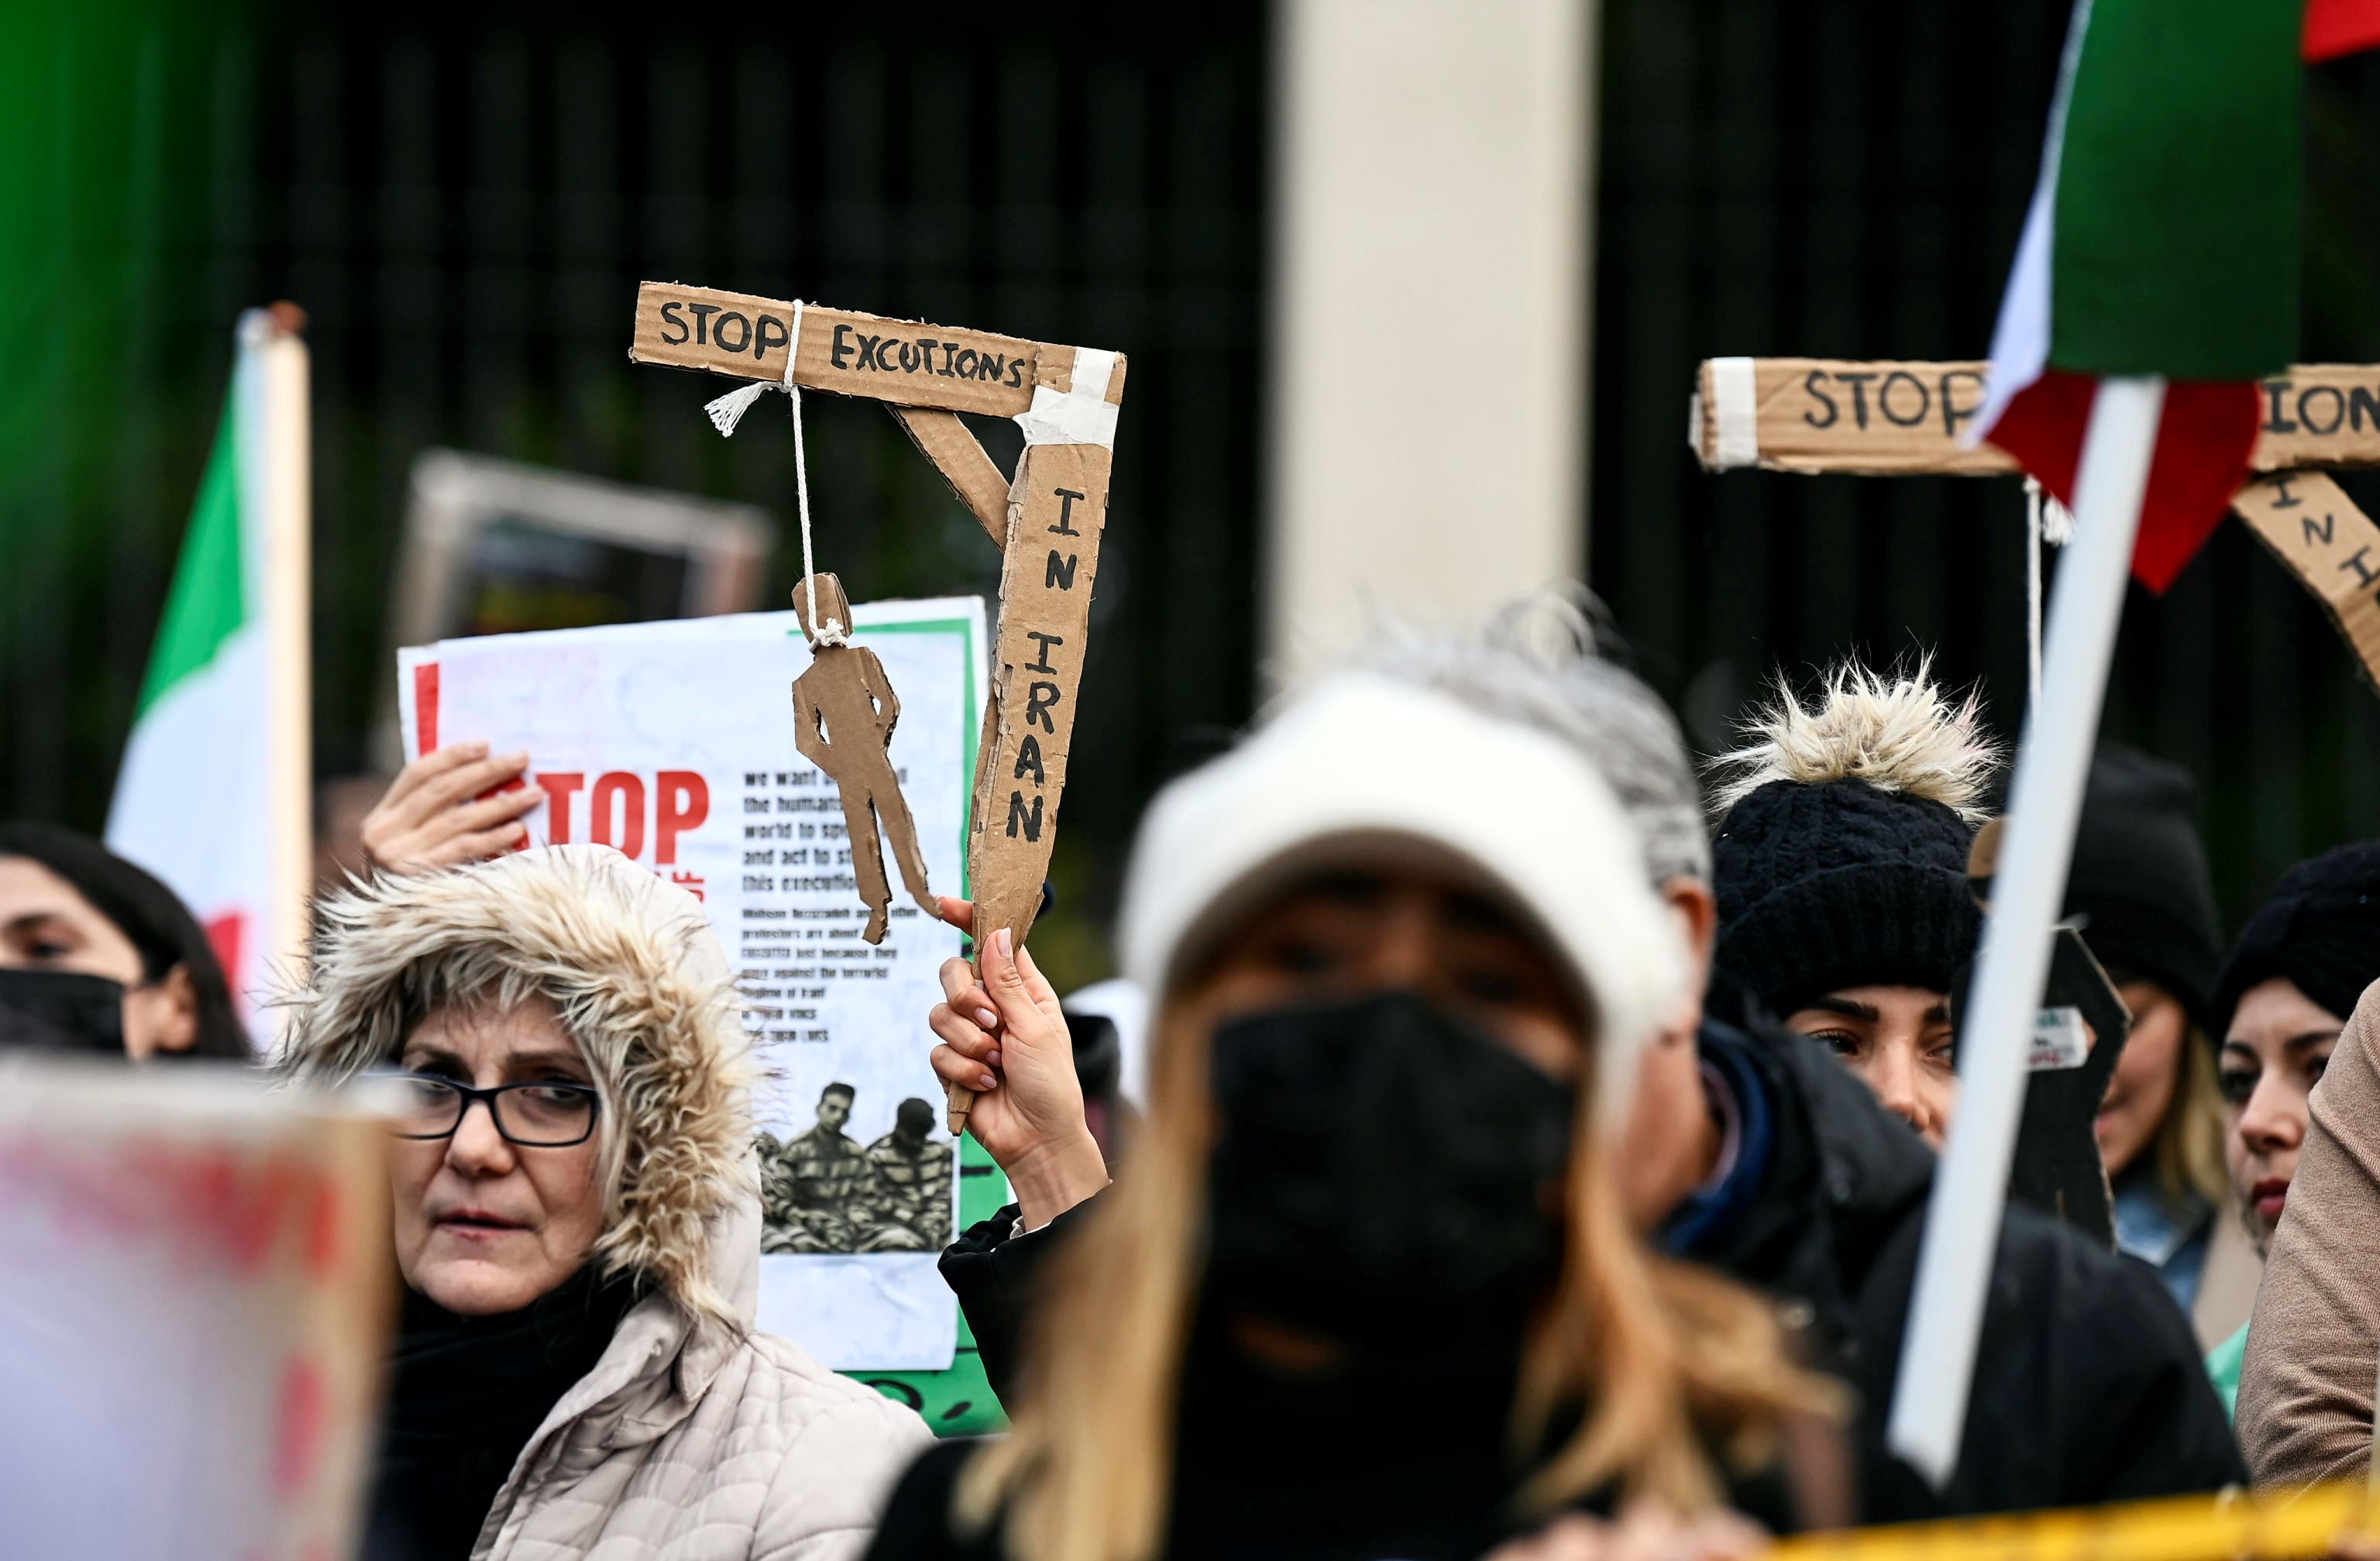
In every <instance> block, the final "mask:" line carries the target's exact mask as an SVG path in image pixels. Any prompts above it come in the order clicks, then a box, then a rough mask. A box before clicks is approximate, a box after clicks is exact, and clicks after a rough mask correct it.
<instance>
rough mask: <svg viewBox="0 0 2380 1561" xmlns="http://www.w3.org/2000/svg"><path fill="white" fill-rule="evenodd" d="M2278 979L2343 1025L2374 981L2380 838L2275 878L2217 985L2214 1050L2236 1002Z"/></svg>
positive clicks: (2379, 927)
mask: <svg viewBox="0 0 2380 1561" xmlns="http://www.w3.org/2000/svg"><path fill="white" fill-rule="evenodd" d="M2277 975H2279V976H2286V977H2288V978H2289V980H2290V981H2292V982H2295V983H2296V984H2297V988H2298V990H2299V991H2301V992H2303V993H2304V994H2305V995H2306V996H2307V997H2309V998H2313V1000H2314V1001H2315V1002H2317V1003H2319V1004H2321V1005H2322V1006H2323V1007H2324V1008H2326V1009H2328V1010H2330V1011H2331V1012H2333V1013H2335V1014H2337V1015H2338V1017H2339V1018H2340V1019H2342V1020H2344V1019H2346V1018H2348V1017H2349V1016H2350V1015H2351V1014H2353V1013H2354V1011H2355V1004H2356V1001H2357V1000H2358V999H2359V998H2362V996H2363V989H2364V988H2365V987H2366V986H2370V985H2372V983H2373V982H2374V981H2380V841H2356V842H2355V843H2354V844H2352V845H2342V846H2339V847H2337V848H2336V849H2334V850H2331V851H2325V852H2324V853H2322V854H2321V855H2320V856H2315V857H2312V858H2309V859H2308V860H2306V861H2303V862H2301V863H2299V864H2298V865H2296V866H2294V867H2292V868H2290V869H2289V871H2288V872H2286V873H2284V874H2282V875H2281V881H2280V882H2279V883H2277V884H2276V885H2274V886H2273V894H2272V898H2271V899H2269V900H2267V901H2265V903H2264V905H2263V906H2262V907H2261V908H2259V909H2258V910H2257V912H2256V914H2254V915H2253V916H2251V917H2249V918H2248V925H2247V926H2246V928H2245V929H2244V930H2242V931H2241V932H2240V941H2239V942H2238V943H2237V944H2235V945H2234V946H2233V947H2232V950H2231V957H2230V959H2229V960H2228V962H2225V964H2224V966H2223V974H2222V977H2221V979H2220V980H2218V981H2217V982H2216V986H2215V1007H2214V1017H2215V1024H2214V1026H2213V1028H2211V1029H2210V1030H2209V1031H2208V1032H2207V1034H2208V1035H2212V1036H2213V1037H2214V1038H2215V1040H2216V1044H2217V1045H2220V1044H2221V1042H2222V1039H2223V1035H2224V1033H2225V1032H2226V1031H2228V1029H2229V1028H2230V1027H2231V1016H2232V1014H2233V1012H2234V1011H2235V1010H2238V1008H2239V1007H2240V997H2241V996H2242V995H2243V994H2244V993H2246V991H2247V990H2248V988H2249V987H2251V986H2256V985H2258V984H2260V983H2262V982H2265V981H2269V980H2271V979H2272V978H2273V977H2274V976H2277Z"/></svg>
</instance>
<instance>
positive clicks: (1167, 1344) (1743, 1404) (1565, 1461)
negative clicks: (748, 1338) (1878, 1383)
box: [954, 999, 1842, 1561]
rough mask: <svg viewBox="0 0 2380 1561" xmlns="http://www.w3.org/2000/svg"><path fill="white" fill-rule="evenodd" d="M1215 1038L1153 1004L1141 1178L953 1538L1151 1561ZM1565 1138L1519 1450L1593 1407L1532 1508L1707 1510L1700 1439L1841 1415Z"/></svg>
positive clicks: (1759, 1312)
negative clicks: (964, 1534)
mask: <svg viewBox="0 0 2380 1561" xmlns="http://www.w3.org/2000/svg"><path fill="white" fill-rule="evenodd" d="M1212 1033H1213V1016H1212V1015H1211V1013H1208V1012H1207V1011H1204V1010H1202V1008H1201V1007H1200V1006H1199V1005H1196V1004H1193V1003H1184V1002H1183V1001H1180V1000H1179V999H1169V1000H1168V1001H1167V1003H1166V1004H1165V1006H1164V1007H1163V1009H1162V1010H1161V1011H1160V1015H1159V1018H1158V1023H1157V1024H1156V1026H1155V1038H1156V1043H1157V1044H1156V1048H1155V1056H1154V1058H1153V1063H1154V1068H1153V1077H1152V1078H1151V1080H1150V1099H1149V1111H1148V1120H1147V1126H1146V1127H1145V1128H1144V1130H1143V1131H1142V1132H1141V1135H1140V1137H1139V1138H1138V1139H1137V1140H1136V1141H1135V1146H1134V1150H1133V1164H1132V1174H1131V1175H1130V1176H1129V1177H1128V1178H1126V1179H1125V1180H1124V1181H1123V1184H1122V1185H1121V1186H1118V1187H1116V1188H1114V1189H1112V1190H1111V1191H1110V1192H1108V1193H1106V1194H1104V1195H1103V1196H1102V1197H1101V1198H1100V1199H1099V1205H1100V1206H1099V1207H1098V1208H1097V1209H1095V1210H1093V1211H1091V1216H1090V1220H1089V1225H1088V1228H1087V1229H1085V1230H1083V1231H1081V1232H1080V1233H1078V1236H1077V1238H1076V1239H1075V1240H1074V1241H1073V1242H1072V1243H1070V1244H1069V1246H1068V1247H1067V1248H1066V1249H1065V1250H1064V1251H1063V1252H1061V1253H1059V1254H1058V1255H1057V1257H1056V1258H1055V1259H1054V1260H1053V1262H1052V1265H1051V1271H1050V1288H1049V1289H1047V1290H1046V1291H1044V1292H1043V1294H1042V1296H1041V1298H1040V1301H1039V1304H1038V1306H1037V1307H1036V1309H1035V1311H1034V1313H1033V1317H1032V1321H1031V1323H1030V1325H1029V1330H1028V1338H1027V1345H1028V1351H1029V1353H1028V1357H1027V1359H1028V1367H1027V1381H1026V1392H1025V1394H1024V1395H1023V1396H1022V1397H1021V1401H1020V1404H1019V1406H1018V1408H1017V1411H1016V1419H1015V1424H1014V1428H1013V1429H1012V1430H1011V1431H1010V1433H1009V1434H1008V1435H1007V1436H1006V1437H1005V1438H1004V1439H1002V1440H1001V1441H999V1442H996V1443H993V1444H991V1445H990V1446H987V1447H985V1448H984V1450H983V1451H982V1452H980V1453H978V1454H977V1456H976V1458H975V1459H974V1461H973V1462H972V1463H971V1464H970V1465H969V1467H968V1469H967V1470H966V1472H965V1476H964V1477H963V1479H962V1480H961V1482H960V1485H959V1491H958V1498H957V1510H956V1513H955V1514H954V1516H955V1517H956V1519H957V1520H958V1523H959V1525H960V1526H961V1528H962V1529H963V1530H966V1531H977V1532H980V1531H982V1530H983V1529H984V1528H986V1527H987V1526H988V1525H990V1523H991V1522H992V1521H993V1520H994V1519H995V1517H996V1516H997V1515H998V1514H1000V1513H1001V1512H1002V1510H1003V1508H1004V1509H1005V1511H1006V1513H1007V1518H1006V1528H1007V1532H1006V1539H1007V1550H1008V1553H1009V1554H1010V1555H1019V1556H1025V1555H1029V1556H1032V1557H1034V1558H1035V1561H1147V1557H1150V1556H1153V1555H1156V1554H1157V1551H1158V1549H1159V1547H1160V1544H1161V1543H1162V1541H1163V1538H1164V1529H1165V1520H1166V1516H1167V1513H1168V1511H1169V1508H1170V1506H1171V1500H1172V1469H1173V1450H1174V1449H1173V1430H1174V1409H1175V1405H1176V1403H1177V1400H1178V1397H1179V1392H1180V1386H1181V1373H1182V1363H1183V1357H1184V1351H1185V1348H1186V1343H1187V1339H1188V1335H1189V1331H1190V1325H1191V1317H1192V1313H1193V1309H1194V1307H1195V1305H1196V1295H1197V1291H1198V1288H1199V1283H1200V1273H1199V1265H1200V1261H1201V1260H1200V1255H1199V1245H1200V1232H1201V1226H1202V1223H1203V1221H1204V1218H1205V1212H1206V1211H1205V1209H1204V1206H1203V1200H1204V1196H1205V1189H1206V1183H1207V1156H1208V1148H1209V1146H1210V1144H1212V1142H1213V1135H1214V1131H1215V1107H1214V1101H1213V1097H1212V1095H1211V1093H1210V1091H1209V1088H1208V1045H1209V1039H1210V1037H1211V1035H1212ZM1590 1049H1591V1048H1590ZM1593 1071H1594V1070H1593V1069H1592V1068H1591V1067H1590V1068H1588V1069H1585V1070H1583V1073H1584V1074H1585V1075H1588V1076H1589V1077H1588V1079H1587V1081H1586V1082H1585V1083H1583V1084H1582V1087H1581V1095H1580V1102H1579V1117H1578V1119H1579V1121H1580V1122H1582V1123H1591V1122H1592V1121H1593V1120H1594V1118H1595V1114H1594V1110H1593V1094H1594V1089H1593V1083H1592V1080H1591V1075H1592V1073H1593ZM1574 1143H1575V1148H1574V1150H1573V1156H1572V1159H1571V1166H1570V1171H1569V1187H1568V1192H1569V1198H1568V1210H1567V1231H1566V1235H1565V1239H1564V1243H1563V1247H1564V1250H1563V1253H1562V1262H1561V1270H1560V1278H1559V1279H1558V1281H1557V1283H1556V1286H1555V1290H1554V1294H1553V1297H1552V1299H1551V1301H1550V1303H1549V1304H1548V1307H1547V1308H1546V1310H1545V1312H1544V1313H1543V1314H1542V1315H1541V1317H1540V1319H1539V1321H1538V1323H1537V1325H1536V1328H1535V1330H1534V1333H1533V1337H1531V1339H1530V1341H1529V1345H1528V1349H1527V1352H1526V1354H1525V1356H1524V1368H1523V1389H1522V1394H1521V1398H1520V1402H1519V1404H1518V1406H1517V1410H1516V1415H1515V1422H1514V1425H1513V1428H1512V1430H1513V1438H1514V1442H1513V1445H1514V1447H1515V1448H1516V1449H1521V1450H1523V1452H1524V1457H1525V1452H1526V1451H1528V1450H1533V1449H1536V1448H1538V1447H1541V1446H1543V1445H1544V1441H1545V1438H1546V1436H1547V1434H1548V1431H1549V1428H1550V1426H1551V1423H1552V1420H1553V1417H1554V1416H1555V1415H1556V1414H1557V1413H1560V1412H1561V1411H1563V1410H1566V1409H1570V1408H1575V1407H1578V1406H1580V1405H1584V1406H1585V1410H1586V1413H1585V1417H1584V1419H1583V1420H1582V1422H1581V1423H1580V1424H1579V1426H1578V1428H1577V1429H1576V1431H1575V1432H1573V1434H1571V1435H1570V1436H1569V1437H1568V1438H1567V1439H1566V1440H1565V1441H1564V1442H1563V1443H1562V1444H1561V1446H1559V1447H1558V1448H1556V1449H1555V1450H1554V1452H1553V1454H1552V1456H1551V1457H1549V1458H1545V1459H1544V1460H1543V1461H1541V1462H1539V1463H1538V1464H1537V1466H1536V1470H1535V1471H1534V1472H1533V1473H1532V1474H1531V1476H1530V1477H1529V1479H1528V1481H1527V1482H1526V1483H1525V1485H1524V1487H1523V1490H1522V1493H1521V1499H1522V1502H1523V1504H1524V1507H1525V1508H1526V1509H1528V1510H1529V1511H1532V1512H1544V1511H1549V1510H1551V1509H1553V1508H1555V1507H1559V1506H1560V1505H1561V1504H1563V1503H1565V1502H1567V1501H1570V1500H1573V1499H1574V1498H1576V1497H1579V1496H1581V1495H1584V1494H1587V1493H1589V1492H1592V1491H1596V1490H1598V1489H1603V1488H1611V1489H1613V1490H1615V1491H1616V1492H1617V1494H1620V1495H1621V1497H1622V1498H1626V1497H1631V1496H1648V1497H1655V1498H1658V1499H1660V1500H1662V1501H1665V1502H1667V1503H1668V1504H1669V1505H1670V1506H1671V1507H1674V1508H1676V1509H1678V1510H1679V1511H1681V1512H1682V1513H1695V1512H1701V1511H1705V1510H1707V1509H1709V1508H1710V1507H1714V1506H1716V1505H1717V1504H1718V1500H1719V1479H1718V1473H1717V1472H1716V1470H1714V1469H1713V1468H1712V1465H1711V1461H1710V1459H1709V1458H1708V1456H1707V1455H1706V1450H1705V1449H1706V1447H1707V1446H1713V1445H1716V1446H1718V1447H1719V1448H1720V1449H1722V1451H1723V1453H1724V1455H1725V1456H1727V1457H1729V1458H1731V1459H1736V1460H1742V1461H1744V1462H1756V1461H1758V1460H1760V1459H1762V1458H1766V1457H1767V1455H1768V1453H1769V1452H1770V1450H1771V1449H1772V1448H1773V1447H1774V1446H1775V1445H1776V1433H1777V1430H1778V1426H1779V1422H1781V1421H1782V1420H1784V1419H1785V1418H1787V1417H1789V1416H1792V1415H1796V1414H1809V1413H1816V1414H1820V1415H1826V1416H1835V1415H1839V1414H1840V1411H1841V1408H1842V1400H1841V1395H1840V1390H1839V1389H1838V1388H1836V1387H1835V1386H1833V1385H1832V1384H1830V1383H1828V1382H1827V1381H1825V1380H1824V1379H1822V1378H1819V1377H1816V1376H1814V1375H1812V1374H1810V1373H1806V1372H1804V1371H1803V1370H1801V1369H1800V1368H1799V1367H1797V1366H1796V1365H1794V1364H1793V1363H1792V1362H1791V1360H1790V1359H1789V1358H1788V1356H1787V1353H1786V1350H1785V1347H1784V1340H1783V1337H1782V1334H1781V1330H1780V1329H1779V1325H1778V1323H1777V1321H1776V1318H1775V1316H1774V1314H1773V1313H1771V1312H1770V1310H1769V1309H1768V1307H1767V1305H1766V1304H1765V1303H1764V1302H1762V1301H1759V1300H1757V1299H1756V1298H1755V1297H1754V1296H1753V1295H1752V1294H1750V1293H1749V1292H1747V1291H1745V1290H1743V1289H1739V1288H1737V1287H1736V1286H1734V1285H1732V1284H1730V1283H1729V1282H1727V1281H1725V1280H1723V1279H1719V1278H1718V1277H1712V1276H1709V1275H1707V1274H1703V1273H1698V1272H1695V1271H1694V1270H1691V1269H1688V1268H1686V1267H1684V1266H1682V1265H1676V1264H1672V1263H1669V1262H1666V1261H1664V1260H1662V1259H1660V1258H1658V1257H1657V1256H1655V1255H1654V1254H1653V1253H1651V1252H1648V1251H1647V1250H1646V1249H1645V1246H1644V1244H1643V1242H1642V1241H1641V1240H1640V1239H1639V1238H1638V1237H1637V1236H1636V1235H1635V1233H1634V1232H1633V1231H1632V1230H1631V1229H1629V1228H1628V1226H1627V1223H1626V1216H1625V1215H1624V1213H1623V1212H1622V1210H1621V1204H1620V1200H1619V1196H1618V1194H1617V1192H1616V1191H1615V1190H1614V1187H1613V1184H1612V1180H1611V1176H1610V1173H1609V1168H1608V1167H1607V1165H1606V1163H1605V1160H1604V1156H1603V1152H1602V1150H1601V1147H1600V1146H1599V1145H1598V1144H1597V1143H1596V1142H1595V1141H1594V1138H1593V1136H1592V1133H1591V1130H1586V1129H1582V1131H1581V1134H1580V1136H1579V1137H1578V1139H1576V1140H1575V1141H1574Z"/></svg>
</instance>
